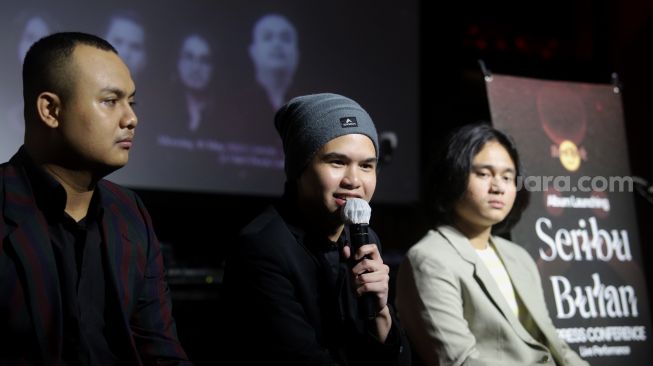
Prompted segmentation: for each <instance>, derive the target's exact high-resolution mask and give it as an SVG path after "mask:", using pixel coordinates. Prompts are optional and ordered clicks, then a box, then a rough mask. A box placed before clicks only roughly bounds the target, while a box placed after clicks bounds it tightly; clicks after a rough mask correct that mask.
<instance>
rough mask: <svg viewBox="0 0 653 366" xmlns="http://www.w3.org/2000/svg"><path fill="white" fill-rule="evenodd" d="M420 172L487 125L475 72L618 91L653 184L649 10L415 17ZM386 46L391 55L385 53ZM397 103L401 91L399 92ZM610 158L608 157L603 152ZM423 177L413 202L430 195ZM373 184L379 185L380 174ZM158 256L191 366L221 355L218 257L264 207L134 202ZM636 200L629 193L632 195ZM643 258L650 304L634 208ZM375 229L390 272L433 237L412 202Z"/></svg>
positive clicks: (645, 236)
mask: <svg viewBox="0 0 653 366" xmlns="http://www.w3.org/2000/svg"><path fill="white" fill-rule="evenodd" d="M420 29H421V31H420V37H421V39H420V53H421V57H420V65H419V72H420V100H419V102H420V106H421V107H420V116H421V117H420V134H419V135H420V140H419V141H417V142H416V143H418V144H419V145H420V149H421V150H420V151H421V153H420V162H419V163H420V166H421V167H422V173H423V172H424V171H425V169H427V167H428V166H429V162H430V156H431V154H432V153H433V149H434V148H436V147H437V146H438V145H439V142H440V141H441V139H442V138H443V137H444V135H446V133H447V132H449V131H450V130H451V129H452V128H454V127H456V126H459V125H461V124H464V123H469V122H472V121H475V120H479V119H485V120H487V119H489V109H488V105H487V101H486V96H485V89H484V88H485V86H484V83H483V79H482V74H481V72H480V68H479V64H478V60H479V59H482V60H483V61H484V62H485V64H486V66H487V67H488V68H489V69H490V70H491V71H492V72H497V73H504V74H512V75H521V76H528V77H537V78H547V79H557V80H572V81H582V82H593V83H609V82H611V80H612V76H611V75H612V73H613V72H614V73H616V74H617V75H618V79H619V82H620V83H621V85H622V87H623V89H622V90H623V94H622V95H623V104H624V110H625V121H626V122H625V123H626V132H627V137H628V141H629V156H630V166H631V171H632V173H633V175H637V176H641V177H644V178H646V179H647V180H649V181H653V165H652V164H651V163H650V161H651V153H650V146H651V142H650V141H651V136H652V134H651V132H652V129H653V127H652V126H651V122H653V121H651V117H650V116H649V114H648V113H647V112H648V108H649V104H650V101H649V99H650V97H651V96H652V95H653V94H652V93H651V92H650V90H649V88H650V87H651V85H653V70H652V68H653V57H652V56H653V55H652V52H651V46H653V2H650V1H616V0H613V1H608V0H603V1H589V0H575V1H562V0H552V1H546V2H523V1H521V2H518V1H502V2H484V3H482V4H474V3H469V2H465V3H464V4H461V5H458V6H456V5H443V4H441V2H435V1H422V4H421V10H420ZM391 46H392V45H388V47H391ZM397 93H401V90H397ZM605 148H606V149H610V146H606V147H605ZM424 177H425V174H422V175H421V178H420V179H421V181H420V187H421V192H420V197H424V192H425V191H426V189H427V188H428V187H427V185H426V183H425V181H424ZM379 179H384V177H383V171H381V173H380V176H379ZM139 194H140V195H141V197H142V198H143V200H144V201H145V203H146V205H147V206H148V208H149V209H150V211H151V214H152V216H153V220H154V223H155V226H156V230H157V233H158V235H159V237H160V239H161V241H162V242H163V243H165V244H166V249H167V253H168V260H169V266H170V268H171V273H170V282H171V288H172V291H173V296H174V302H175V303H174V312H175V316H176V318H177V323H178V328H179V333H180V337H181V339H182V342H183V343H184V346H185V347H186V349H187V351H188V352H189V355H190V356H191V357H192V358H193V359H194V361H195V362H196V364H215V363H216V362H215V360H216V358H219V355H220V341H219V340H220V336H221V333H220V332H221V329H220V311H221V307H220V303H221V302H220V278H221V277H220V276H221V268H222V263H223V260H224V254H225V250H226V249H227V248H228V246H229V245H231V243H232V242H233V240H234V238H235V236H236V235H237V233H238V230H239V229H240V228H241V227H242V226H243V225H245V224H246V223H247V222H248V221H249V220H251V219H252V218H253V217H254V216H256V214H257V213H258V212H260V211H261V210H262V209H263V208H264V207H265V206H267V205H268V204H270V203H272V202H274V201H275V200H276V199H275V198H271V197H253V196H235V195H215V194H211V195H209V194H196V193H193V194H190V193H181V192H180V193H174V192H159V191H146V190H139ZM633 194H635V193H633ZM635 200H636V203H637V209H638V218H639V224H640V238H641V247H642V251H643V255H644V260H643V262H644V264H645V269H646V271H647V279H648V283H649V293H653V292H651V290H650V288H651V283H652V282H653V280H652V274H651V271H652V270H651V268H650V267H651V263H652V262H651V260H652V258H653V248H651V244H652V243H653V234H652V231H653V230H652V229H651V224H650V223H651V219H652V218H653V206H652V205H651V204H649V203H648V202H647V201H645V200H644V199H643V198H642V197H640V196H638V197H636V199H635ZM372 208H373V215H372V225H373V227H375V229H376V230H377V231H378V232H379V234H380V237H381V238H382V240H383V244H384V248H385V249H386V254H385V260H386V262H388V263H390V265H391V266H392V267H393V268H394V266H396V265H397V264H398V262H399V261H400V260H401V256H402V254H403V252H405V250H406V249H407V248H408V247H409V246H410V245H411V244H413V243H414V242H416V241H417V240H418V239H419V238H420V237H421V236H422V235H423V234H424V232H425V231H426V230H427V229H428V228H429V222H428V219H427V217H426V216H425V215H424V214H423V212H422V210H421V207H420V202H419V201H418V202H414V203H410V204H401V205H397V204H373V206H372Z"/></svg>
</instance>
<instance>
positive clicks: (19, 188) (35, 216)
mask: <svg viewBox="0 0 653 366" xmlns="http://www.w3.org/2000/svg"><path fill="white" fill-rule="evenodd" d="M4 184H5V197H4V201H5V210H4V215H5V218H6V221H7V222H8V223H14V224H15V226H14V228H13V230H12V229H9V232H8V235H7V240H8V244H9V246H10V247H11V248H13V250H14V251H15V253H16V257H17V259H18V261H19V262H20V263H17V268H18V267H19V268H20V269H21V270H22V273H21V274H20V276H19V278H21V279H23V280H24V281H25V282H24V283H23V288H24V289H25V291H26V293H27V294H28V296H27V298H28V299H29V302H28V307H29V311H30V313H31V314H32V321H33V323H34V328H35V333H36V337H37V339H38V342H39V345H40V346H41V351H42V353H43V360H44V362H45V363H46V364H50V363H52V362H53V361H55V360H58V359H59V358H60V356H61V347H62V343H61V342H62V331H63V329H62V321H63V320H62V314H61V292H60V286H59V276H58V273H57V264H56V261H55V258H54V251H53V249H52V242H51V239H50V234H49V231H48V224H47V222H46V220H45V218H44V217H43V215H42V214H41V213H40V211H38V208H37V206H36V203H35V201H34V197H33V195H32V192H31V191H30V188H29V187H30V185H29V183H28V182H27V179H26V177H25V176H24V175H22V174H20V173H19V171H18V169H17V168H15V167H14V166H8V167H7V168H6V171H5V176H4Z"/></svg>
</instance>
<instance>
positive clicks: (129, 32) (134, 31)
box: [105, 16, 147, 76]
mask: <svg viewBox="0 0 653 366" xmlns="http://www.w3.org/2000/svg"><path fill="white" fill-rule="evenodd" d="M105 38H106V40H107V41H109V43H111V45H113V47H115V48H116V50H117V51H118V54H119V55H120V57H121V58H122V59H123V61H124V62H125V64H127V67H129V71H131V73H132V76H137V75H138V74H140V73H141V71H143V69H144V68H145V64H146V61H147V57H146V56H147V55H146V52H145V29H144V28H143V26H142V25H141V24H139V23H137V22H136V20H135V19H132V18H130V17H127V16H115V17H113V18H111V21H110V23H109V27H108V28H107V33H106V35H105Z"/></svg>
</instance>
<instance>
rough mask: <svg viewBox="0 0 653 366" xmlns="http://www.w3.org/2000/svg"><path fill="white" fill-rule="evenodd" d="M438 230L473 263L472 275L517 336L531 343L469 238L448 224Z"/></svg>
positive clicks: (463, 256)
mask: <svg viewBox="0 0 653 366" xmlns="http://www.w3.org/2000/svg"><path fill="white" fill-rule="evenodd" d="M438 230H439V231H440V232H442V233H443V234H444V236H445V238H447V239H448V240H449V242H450V243H451V244H452V245H453V246H454V248H456V250H457V251H458V253H460V256H461V257H462V258H463V259H465V260H466V261H468V262H469V263H471V264H473V265H474V276H475V278H476V281H477V282H478V283H479V285H480V286H481V287H482V288H483V289H484V291H485V293H486V294H487V295H488V297H489V298H490V300H491V301H492V302H493V303H494V305H495V306H496V307H497V309H498V310H499V311H500V312H501V314H502V315H503V317H504V318H505V319H506V320H507V321H508V323H510V325H511V326H512V328H513V329H514V330H515V332H516V333H517V334H518V335H519V337H520V338H522V339H523V340H524V341H525V342H528V343H532V339H533V337H531V335H530V334H529V333H528V331H526V329H525V328H524V327H523V326H522V324H521V323H520V322H519V319H517V317H516V316H515V314H514V313H513V312H512V310H511V309H510V306H509V305H508V302H507V301H506V299H505V298H504V297H503V294H502V293H501V290H499V287H498V285H497V283H496V281H495V280H494V277H492V275H491V274H490V272H489V271H488V270H487V268H486V267H485V265H483V264H482V263H479V261H480V259H479V257H478V255H477V254H476V252H475V251H474V247H473V246H472V244H471V243H470V242H469V240H468V239H467V238H466V237H465V236H464V235H463V234H462V233H460V232H459V231H458V230H456V229H455V228H453V227H450V226H445V227H441V228H439V229H438ZM508 273H510V271H508ZM511 279H512V278H511Z"/></svg>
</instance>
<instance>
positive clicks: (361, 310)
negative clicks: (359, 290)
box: [349, 224, 378, 320]
mask: <svg viewBox="0 0 653 366" xmlns="http://www.w3.org/2000/svg"><path fill="white" fill-rule="evenodd" d="M368 227H369V225H368V224H351V225H349V237H350V238H349V239H350V244H351V255H352V257H353V255H354V254H355V253H356V252H357V251H358V248H360V247H361V246H363V245H365V244H370V238H369V236H368ZM362 259H363V258H361V259H360V260H358V261H357V262H356V263H358V262H360V261H361V260H362ZM377 308H378V304H377V299H376V295H375V294H373V293H369V292H366V293H364V294H363V295H362V296H361V297H360V298H359V300H358V314H359V316H360V317H361V318H362V319H363V320H374V319H375V318H376V315H377V311H378V310H377Z"/></svg>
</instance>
